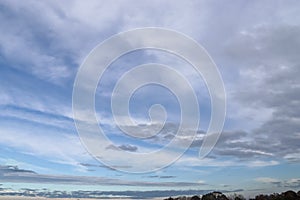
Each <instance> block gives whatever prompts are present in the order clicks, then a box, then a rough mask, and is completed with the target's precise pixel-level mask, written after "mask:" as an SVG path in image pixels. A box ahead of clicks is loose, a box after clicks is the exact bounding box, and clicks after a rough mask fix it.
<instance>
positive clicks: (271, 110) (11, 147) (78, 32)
mask: <svg viewBox="0 0 300 200" xmlns="http://www.w3.org/2000/svg"><path fill="white" fill-rule="evenodd" d="M299 8H300V5H299V2H298V1H292V0H291V1H274V2H273V3H272V4H270V2H268V1H234V2H233V1H232V2H230V1H229V2H227V4H224V3H220V2H219V1H188V2H183V1H163V2H160V1H143V2H139V1H129V0H125V1H114V2H108V1H92V0H91V1H26V2H25V1H14V0H12V1H2V2H1V3H0V27H1V31H0V135H1V137H0V184H3V185H0V187H2V188H12V189H15V190H18V189H20V188H24V187H25V188H26V187H30V188H50V189H53V190H54V189H64V190H80V189H82V188H84V189H85V188H90V189H91V190H92V189H95V190H96V189H97V190H106V191H112V190H114V191H119V190H120V191H123V190H157V189H161V190H169V189H174V190H182V189H186V190H188V189H198V190H228V191H234V190H239V189H241V190H243V191H242V193H244V194H246V195H247V194H252V193H257V190H259V191H260V192H265V193H267V192H280V191H284V190H287V189H294V190H299V188H300V173H299V167H300V145H299V144H300V115H299V113H300V110H299V108H300V106H299V104H300V101H299V99H300V96H299V94H300V92H299V90H300V87H299V85H300V82H299V78H298V77H299V75H300V71H299V69H300V68H299V65H300V60H299V49H300V15H299V14H298V13H299ZM141 27H161V28H167V29H172V30H175V31H178V32H181V33H183V34H186V35H188V36H189V37H191V38H193V39H194V40H196V41H197V42H198V43H200V44H201V45H202V46H203V47H204V48H205V49H206V50H207V51H208V53H209V54H210V56H211V57H212V59H213V60H214V62H215V63H216V65H217V66H218V68H219V70H220V73H221V76H222V78H223V81H224V87H225V90H226V95H227V114H226V120H225V124H224V131H223V132H222V134H221V137H220V139H219V140H218V143H217V145H216V146H215V148H214V150H213V151H212V152H211V153H210V154H209V155H208V156H207V157H206V158H204V159H202V160H200V159H198V151H199V148H200V146H201V142H202V139H203V135H204V133H205V130H206V129H207V127H208V124H209V120H210V112H211V108H210V106H211V102H210V97H209V93H208V90H207V88H206V86H205V83H204V81H203V80H202V79H201V78H200V77H198V76H195V75H194V71H193V69H192V68H191V66H189V64H188V63H186V62H185V61H183V60H181V59H180V58H178V57H176V56H174V55H172V54H169V53H168V52H162V51H157V50H140V51H135V52H131V53H129V54H126V55H124V56H122V57H120V58H119V59H118V60H116V61H115V62H114V63H112V65H111V66H110V67H109V69H108V70H107V72H105V74H104V76H103V79H101V81H100V83H99V85H98V88H97V91H96V95H95V99H96V103H95V107H96V111H97V117H98V120H99V122H100V125H101V127H102V128H103V130H105V132H106V133H107V137H108V138H109V139H111V140H112V141H113V142H114V143H115V144H116V146H118V147H119V148H121V149H123V150H124V151H131V152H134V153H141V152H147V151H149V150H153V149H159V148H161V147H163V146H164V145H165V144H166V143H168V142H169V140H170V137H171V138H172V137H173V136H174V132H175V131H176V128H177V127H178V122H179V120H180V115H179V114H180V110H179V104H178V101H177V100H176V98H175V96H174V95H172V93H170V91H168V90H166V89H165V88H162V87H159V86H157V85H156V86H155V85H152V86H147V87H144V88H141V89H140V90H138V91H137V92H136V93H135V94H134V95H133V97H132V101H131V102H130V112H131V114H132V116H133V118H134V119H135V120H136V121H137V122H138V123H142V124H145V123H146V125H145V126H144V127H143V128H144V132H145V133H148V132H149V133H150V132H151V130H153V129H154V128H155V127H154V126H153V125H150V124H147V122H148V120H149V118H148V109H149V108H150V106H151V105H153V104H157V103H159V104H162V105H164V106H165V109H166V111H167V113H168V118H167V122H168V123H167V124H166V125H165V127H164V129H163V130H162V132H161V133H160V134H159V135H157V136H156V137H154V138H152V139H148V140H138V139H136V138H130V137H129V136H126V135H124V134H123V133H122V132H121V131H120V129H118V128H117V127H116V126H115V125H114V121H113V118H112V112H111V109H110V100H111V99H110V94H111V92H112V90H113V88H114V85H115V84H116V82H117V80H118V79H119V77H120V76H121V75H122V74H123V73H125V72H126V71H127V70H130V69H131V68H132V67H133V66H137V65H141V64H145V63H150V62H152V63H154V62H156V63H161V64H165V65H168V66H172V67H174V68H176V69H177V70H179V71H180V72H181V73H182V74H184V75H185V76H186V77H187V79H188V80H189V81H190V83H191V85H192V86H193V88H194V89H195V91H196V95H197V98H198V100H199V108H200V112H201V121H200V127H199V132H198V135H197V137H196V140H195V141H194V142H193V144H192V146H191V148H190V149H189V150H188V151H187V152H186V153H185V154H184V155H183V156H182V157H181V158H180V159H179V160H177V161H176V162H175V163H173V164H172V165H170V166H169V167H166V168H163V169H161V170H158V171H154V172H151V173H146V174H131V173H124V172H120V171H116V170H113V169H110V168H107V167H106V166H104V165H103V164H101V163H100V162H98V161H97V160H95V159H94V158H93V157H92V156H91V155H90V154H89V153H88V152H87V150H86V149H85V148H84V146H83V145H82V144H81V142H80V139H79V136H78V134H77V131H76V128H75V124H74V121H73V113H72V91H73V84H74V81H75V77H76V74H77V71H78V69H79V66H80V65H81V64H82V62H83V60H84V59H85V57H86V56H87V55H88V54H89V52H90V51H91V50H92V49H93V48H94V47H95V46H96V45H98V44H99V43H100V42H103V41H104V40H105V39H107V38H108V37H110V36H112V35H114V34H117V33H119V32H121V31H127V30H130V29H134V28H141ZM187 132H188V131H187ZM186 136H187V137H189V135H188V133H187V135H186ZM183 142H184V141H183ZM179 144H180V143H179ZM178 148H180V146H178ZM108 149H110V152H113V149H114V148H113V147H111V148H108ZM116 155H117V153H116ZM111 156H112V157H113V156H114V155H113V154H112V155H111ZM170 156H171V155H170ZM118 164H119V167H121V168H122V167H123V169H124V170H125V171H126V168H127V169H128V168H131V167H133V166H136V165H141V166H144V165H147V163H128V162H126V159H121V158H120V161H119V163H118ZM148 164H150V163H148ZM151 164H155V160H154V161H153V163H151ZM11 166H17V167H18V168H15V167H11ZM20 169H22V170H20ZM66 179H67V180H68V181H66ZM91 180H93V181H91ZM62 184H63V185H64V186H62Z"/></svg>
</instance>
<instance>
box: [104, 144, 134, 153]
mask: <svg viewBox="0 0 300 200" xmlns="http://www.w3.org/2000/svg"><path fill="white" fill-rule="evenodd" d="M106 149H110V150H115V151H120V150H124V151H130V152H136V151H137V150H138V147H137V146H134V145H130V144H122V145H119V146H114V145H109V146H108V147H106Z"/></svg>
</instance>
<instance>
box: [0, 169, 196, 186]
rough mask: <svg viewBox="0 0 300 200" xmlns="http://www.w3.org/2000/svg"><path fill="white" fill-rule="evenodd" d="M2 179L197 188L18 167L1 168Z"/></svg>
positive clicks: (20, 181)
mask: <svg viewBox="0 0 300 200" xmlns="http://www.w3.org/2000/svg"><path fill="white" fill-rule="evenodd" d="M0 178H1V180H2V181H4V182H17V183H39V184H45V183H46V184H50V183H51V184H70V185H106V186H109V185H119V186H145V187H154V186H157V187H185V186H197V185H199V183H193V182H174V181H173V182H146V181H130V180H121V179H112V178H104V177H92V176H71V175H46V174H38V173H36V172H34V171H31V170H23V169H19V168H18V167H17V166H1V167H0Z"/></svg>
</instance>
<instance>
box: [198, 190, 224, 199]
mask: <svg viewBox="0 0 300 200" xmlns="http://www.w3.org/2000/svg"><path fill="white" fill-rule="evenodd" d="M202 200H229V199H228V198H227V197H226V196H225V195H224V194H222V193H221V192H211V193H208V194H205V195H203V196H202Z"/></svg>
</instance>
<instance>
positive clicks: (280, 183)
mask: <svg viewBox="0 0 300 200" xmlns="http://www.w3.org/2000/svg"><path fill="white" fill-rule="evenodd" d="M255 180H256V181H257V182H261V183H266V184H271V185H275V186H277V187H286V188H299V186H300V178H292V179H288V180H278V179H275V178H270V177H258V178H256V179H255Z"/></svg>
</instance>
